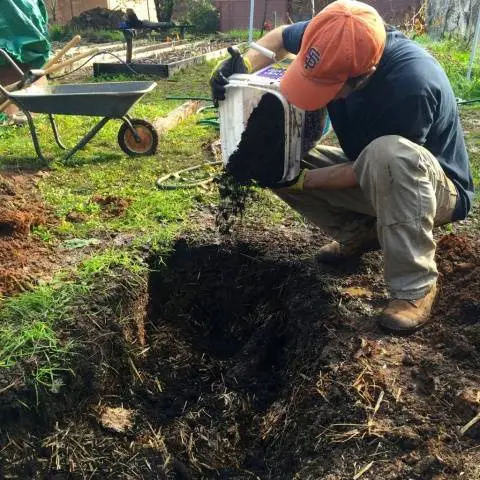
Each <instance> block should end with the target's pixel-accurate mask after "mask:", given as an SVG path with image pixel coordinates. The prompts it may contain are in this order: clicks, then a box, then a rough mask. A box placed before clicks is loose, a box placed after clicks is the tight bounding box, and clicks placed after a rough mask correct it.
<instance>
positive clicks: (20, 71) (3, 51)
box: [0, 48, 24, 77]
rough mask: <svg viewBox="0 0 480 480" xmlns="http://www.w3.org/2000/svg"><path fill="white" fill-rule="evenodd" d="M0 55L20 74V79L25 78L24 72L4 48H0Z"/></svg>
mask: <svg viewBox="0 0 480 480" xmlns="http://www.w3.org/2000/svg"><path fill="white" fill-rule="evenodd" d="M0 53H1V54H2V55H3V57H4V58H5V60H7V61H8V63H10V65H11V66H12V67H13V68H14V69H15V70H16V71H17V72H18V74H19V75H20V77H23V73H24V72H23V70H22V69H21V68H20V67H19V66H18V65H17V64H16V63H15V62H14V61H13V58H12V57H11V56H10V55H9V54H8V53H7V52H6V51H5V50H4V49H3V48H0Z"/></svg>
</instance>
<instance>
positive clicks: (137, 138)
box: [122, 115, 142, 143]
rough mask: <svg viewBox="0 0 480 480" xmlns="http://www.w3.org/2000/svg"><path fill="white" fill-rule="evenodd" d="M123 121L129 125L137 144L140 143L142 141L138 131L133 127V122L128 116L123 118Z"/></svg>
mask: <svg viewBox="0 0 480 480" xmlns="http://www.w3.org/2000/svg"><path fill="white" fill-rule="evenodd" d="M122 120H123V121H124V122H125V123H126V124H127V125H128V129H129V130H130V131H131V132H132V135H133V138H134V139H135V141H136V142H137V143H139V142H140V141H141V140H142V139H141V138H140V136H139V135H138V133H137V131H136V130H135V128H134V126H133V125H132V121H131V119H130V117H129V116H128V115H125V116H124V117H122Z"/></svg>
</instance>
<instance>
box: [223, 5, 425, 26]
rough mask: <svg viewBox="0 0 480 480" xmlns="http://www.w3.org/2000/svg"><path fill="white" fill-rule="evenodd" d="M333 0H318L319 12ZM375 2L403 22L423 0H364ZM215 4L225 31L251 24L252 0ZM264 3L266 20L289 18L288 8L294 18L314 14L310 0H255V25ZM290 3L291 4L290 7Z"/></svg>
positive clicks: (395, 20) (388, 15)
mask: <svg viewBox="0 0 480 480" xmlns="http://www.w3.org/2000/svg"><path fill="white" fill-rule="evenodd" d="M331 1H332V0H315V11H316V12H317V13H318V12H319V11H320V10H321V9H322V8H323V7H324V6H325V5H328V4H329V3H331ZM363 1H365V3H369V4H370V5H372V6H374V7H375V8H376V9H377V10H378V11H379V12H380V14H381V15H382V17H383V18H384V19H385V20H386V21H388V22H392V23H401V22H402V21H403V19H404V18H405V15H406V14H407V13H409V12H413V11H415V10H416V9H417V8H419V6H420V4H421V0H363ZM215 4H216V6H217V8H218V10H219V12H220V30H221V31H223V32H225V31H228V30H232V29H237V28H238V29H245V28H248V22H249V13H250V1H249V0H216V1H215ZM265 5H266V6H267V20H268V21H269V22H270V23H272V24H273V23H274V16H275V14H274V12H276V17H277V24H278V25H280V24H282V23H285V22H286V21H287V11H288V8H290V14H291V17H292V19H293V20H294V21H298V20H306V19H308V18H310V17H311V15H312V4H311V0H290V1H289V0H266V2H265V0H255V15H254V22H253V23H254V27H255V28H261V26H262V20H263V16H264V10H265ZM289 5H290V7H289Z"/></svg>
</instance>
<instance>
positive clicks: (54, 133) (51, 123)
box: [48, 113, 67, 150]
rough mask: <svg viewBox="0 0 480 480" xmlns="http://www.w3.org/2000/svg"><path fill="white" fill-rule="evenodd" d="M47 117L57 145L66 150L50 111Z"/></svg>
mask: <svg viewBox="0 0 480 480" xmlns="http://www.w3.org/2000/svg"><path fill="white" fill-rule="evenodd" d="M48 119H49V120H50V125H51V126H52V130H53V136H54V137H55V141H56V142H57V145H58V146H59V147H60V148H61V149H62V150H67V147H66V146H65V145H64V144H63V143H62V141H61V140H60V135H59V134H58V128H57V124H56V123H55V119H54V118H53V115H52V114H51V113H49V114H48Z"/></svg>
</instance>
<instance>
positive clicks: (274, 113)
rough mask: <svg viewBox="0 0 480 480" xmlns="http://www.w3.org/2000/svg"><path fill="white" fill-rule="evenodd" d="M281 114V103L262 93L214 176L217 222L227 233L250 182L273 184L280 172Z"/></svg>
mask: <svg viewBox="0 0 480 480" xmlns="http://www.w3.org/2000/svg"><path fill="white" fill-rule="evenodd" d="M284 156H285V115H284V110H283V106H282V103H281V102H280V101H279V100H278V98H277V97H276V96H275V95H273V94H270V93H267V94H265V95H263V97H262V98H261V100H260V102H259V104H258V105H257V107H256V108H255V109H254V110H253V112H252V114H251V115H250V117H249V119H248V122H247V126H246V128H245V130H244V131H243V133H242V137H241V139H240V143H239V145H238V148H237V149H236V150H235V152H233V153H232V155H230V158H229V159H228V163H227V166H226V168H225V172H224V173H222V174H221V175H220V176H219V178H218V182H217V183H218V186H219V192H220V205H219V212H218V215H217V225H218V226H219V230H220V232H221V233H228V232H229V231H230V229H231V227H232V225H233V223H234V221H235V218H237V217H240V216H241V215H242V213H243V212H244V211H245V207H246V204H247V202H248V199H249V197H250V194H251V191H252V190H251V187H252V186H253V184H254V183H256V184H258V185H259V186H262V187H269V186H273V185H275V184H276V183H278V182H279V180H281V178H282V176H283V163H284Z"/></svg>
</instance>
